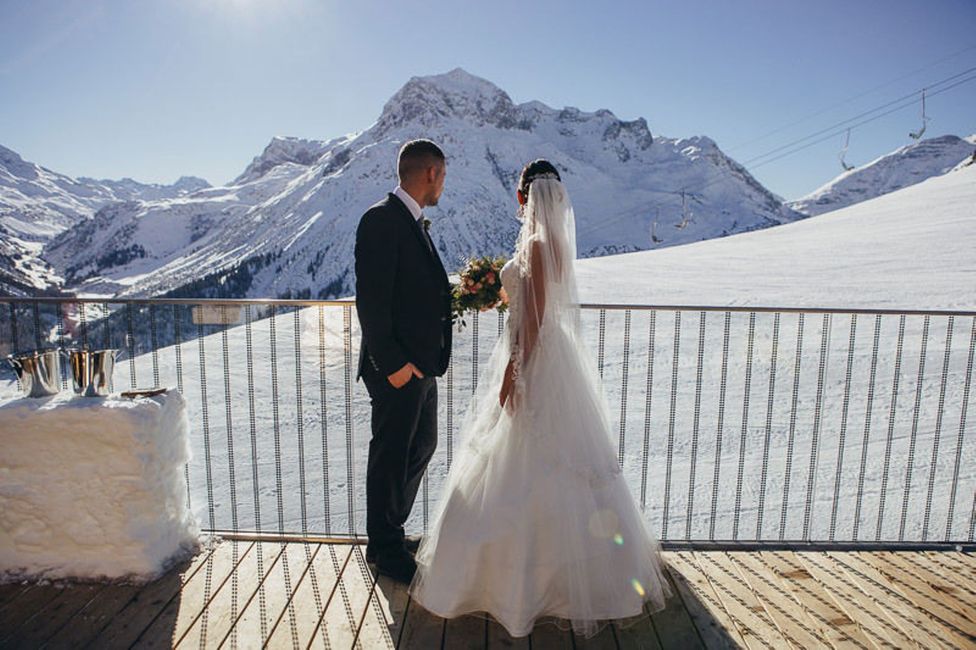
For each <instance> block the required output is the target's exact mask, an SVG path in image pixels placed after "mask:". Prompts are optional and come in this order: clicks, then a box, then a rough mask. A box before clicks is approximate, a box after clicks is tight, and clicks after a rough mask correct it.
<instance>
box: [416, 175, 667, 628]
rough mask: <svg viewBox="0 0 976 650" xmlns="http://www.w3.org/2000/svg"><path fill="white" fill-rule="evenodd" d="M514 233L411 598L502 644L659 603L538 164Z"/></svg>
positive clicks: (650, 554) (524, 187) (556, 195)
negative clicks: (501, 324) (474, 619)
mask: <svg viewBox="0 0 976 650" xmlns="http://www.w3.org/2000/svg"><path fill="white" fill-rule="evenodd" d="M517 197H518V201H519V205H520V208H519V213H520V217H521V219H522V229H521V231H520V233H519V238H518V242H517V244H516V250H515V255H514V257H513V259H512V260H510V261H509V262H508V263H506V264H505V266H504V267H503V268H502V271H501V280H502V285H503V287H504V290H505V293H507V295H508V300H509V308H510V312H509V318H508V322H507V326H506V329H505V331H504V332H503V334H502V336H501V337H500V338H499V340H498V342H497V344H496V346H495V348H494V350H493V351H492V354H491V359H490V361H489V362H488V366H487V369H486V371H485V377H484V379H483V380H482V381H481V382H480V388H479V392H478V393H477V394H476V396H475V398H474V399H473V401H472V404H471V406H470V407H469V409H468V412H467V414H466V415H465V419H464V423H463V425H462V428H461V436H462V440H463V441H464V442H463V447H462V449H461V451H460V453H459V456H458V459H457V461H456V462H455V464H454V465H453V467H452V468H451V471H450V473H449V474H448V477H447V481H446V484H445V488H444V494H443V497H442V500H441V502H440V505H439V506H438V510H437V514H436V515H435V519H434V523H433V526H432V527H431V529H430V533H429V534H428V535H427V536H426V537H425V538H424V540H423V541H422V543H421V545H420V548H419V550H418V551H417V557H416V559H417V574H416V576H415V577H414V579H413V582H412V583H411V586H410V593H411V595H412V596H413V598H414V600H415V601H416V602H417V603H419V604H420V605H422V606H423V607H424V608H426V609H428V610H429V611H431V612H433V613H435V614H437V615H439V616H442V617H445V618H451V617H455V616H459V615H462V614H468V613H475V612H485V613H487V614H490V615H491V616H493V617H494V618H495V620H497V621H498V622H499V623H501V624H502V625H503V626H504V627H505V629H506V630H508V632H509V634H511V635H512V636H516V637H517V636H525V635H527V634H529V632H531V631H532V628H533V626H534V625H535V623H536V622H537V621H539V620H541V619H549V618H554V619H568V620H569V621H571V624H572V626H573V628H574V630H576V631H577V632H579V633H582V634H586V635H591V634H593V633H595V632H596V631H597V630H598V629H599V626H600V623H601V621H606V620H608V619H621V618H627V617H631V616H636V615H639V614H641V613H642V612H643V611H644V605H645V603H646V604H647V609H648V610H650V611H656V610H658V609H661V608H663V607H664V604H665V603H664V600H665V598H667V597H669V596H670V595H671V589H670V588H669V586H668V582H667V580H666V579H665V578H664V576H663V574H662V568H661V560H660V558H659V554H658V544H657V541H656V540H655V539H654V538H653V537H652V535H651V534H650V533H649V532H648V530H647V529H646V527H645V524H644V521H643V519H642V518H641V514H640V512H639V510H638V508H637V506H636V504H635V503H634V499H633V497H632V496H631V494H630V492H629V490H628V487H627V484H626V482H625V480H624V478H623V475H622V473H621V470H620V466H619V465H618V463H617V457H616V453H615V450H614V447H613V443H612V442H611V438H610V420H609V416H608V410H609V409H608V407H607V405H606V403H605V401H604V398H603V396H602V393H601V392H600V391H601V389H600V386H599V376H598V374H597V372H596V369H595V368H594V367H593V364H592V362H591V360H590V359H589V357H588V356H587V354H586V352H585V350H584V349H583V345H582V338H581V336H580V325H579V304H578V302H579V301H578V297H577V292H576V280H575V273H574V270H573V261H574V260H575V259H576V235H575V222H574V217H573V208H572V206H571V205H570V202H569V197H568V195H567V194H566V189H565V187H563V184H562V182H561V181H560V178H559V173H558V171H557V170H556V168H555V167H554V166H553V165H552V164H551V163H549V162H548V161H546V160H537V161H535V162H532V163H529V164H528V165H526V167H525V169H523V170H522V176H521V179H520V181H519V187H518V192H517Z"/></svg>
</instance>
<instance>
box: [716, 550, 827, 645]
mask: <svg viewBox="0 0 976 650" xmlns="http://www.w3.org/2000/svg"><path fill="white" fill-rule="evenodd" d="M728 557H729V559H731V560H732V562H733V563H734V565H735V567H736V569H738V571H739V575H741V576H742V579H743V580H745V581H746V583H747V584H748V585H749V588H750V589H751V590H752V592H753V593H754V594H755V595H756V599H757V600H758V601H759V603H761V604H762V606H763V608H764V609H765V610H766V613H767V614H768V615H769V617H770V618H771V619H772V620H773V621H774V622H775V623H776V627H777V628H778V629H779V631H780V633H781V634H782V635H783V636H784V637H786V638H787V639H788V640H789V641H790V643H791V644H792V645H794V646H796V647H799V648H820V647H829V646H830V644H829V643H828V642H827V639H826V638H824V637H823V635H821V634H820V632H819V631H818V630H817V629H816V628H815V627H814V626H813V625H812V624H811V621H810V620H809V617H808V616H807V615H806V613H805V611H804V610H803V608H802V607H800V605H799V604H798V603H797V602H796V601H795V600H793V598H792V596H790V594H789V592H788V591H786V590H784V589H783V586H782V585H781V584H780V581H779V576H777V575H776V574H775V573H773V571H772V570H771V569H770V568H769V567H768V566H767V565H766V563H765V562H763V561H762V560H761V559H760V558H759V557H758V554H757V553H755V552H749V551H742V552H736V553H729V554H728ZM702 566H703V567H704V568H706V569H707V565H706V564H705V563H704V562H703V563H702Z"/></svg>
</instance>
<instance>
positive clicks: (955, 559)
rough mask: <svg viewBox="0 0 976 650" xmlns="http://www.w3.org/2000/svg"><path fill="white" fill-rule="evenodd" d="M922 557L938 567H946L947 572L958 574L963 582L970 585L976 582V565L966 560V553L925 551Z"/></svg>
mask: <svg viewBox="0 0 976 650" xmlns="http://www.w3.org/2000/svg"><path fill="white" fill-rule="evenodd" d="M922 555H924V556H925V557H927V558H928V559H929V560H931V561H932V562H934V563H935V564H936V565H938V566H940V567H945V570H946V571H950V572H952V573H955V574H957V575H958V576H959V578H960V579H961V580H965V581H966V582H967V583H969V584H972V583H973V581H974V580H976V563H972V564H970V563H969V562H968V561H967V560H966V553H957V552H955V551H925V552H923V553H922Z"/></svg>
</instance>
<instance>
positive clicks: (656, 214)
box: [651, 208, 664, 244]
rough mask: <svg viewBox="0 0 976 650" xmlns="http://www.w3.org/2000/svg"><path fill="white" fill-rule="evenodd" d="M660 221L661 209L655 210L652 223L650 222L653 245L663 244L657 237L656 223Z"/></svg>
mask: <svg viewBox="0 0 976 650" xmlns="http://www.w3.org/2000/svg"><path fill="white" fill-rule="evenodd" d="M660 219H661V208H655V210H654V221H652V222H651V241H652V242H654V243H655V244H661V243H663V242H664V240H663V239H661V238H660V237H658V236H657V222H658V221H659V220H660Z"/></svg>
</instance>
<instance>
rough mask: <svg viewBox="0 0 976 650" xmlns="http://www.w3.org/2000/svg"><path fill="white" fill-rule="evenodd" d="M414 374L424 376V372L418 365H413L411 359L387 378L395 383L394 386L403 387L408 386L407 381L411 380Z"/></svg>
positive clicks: (391, 382)
mask: <svg viewBox="0 0 976 650" xmlns="http://www.w3.org/2000/svg"><path fill="white" fill-rule="evenodd" d="M414 375H416V376H417V377H420V378H421V379H423V378H424V373H422V372H420V371H419V370H417V366H415V365H413V364H412V363H410V362H409V361H408V362H407V364H406V365H405V366H403V367H402V368H400V369H399V370H397V371H396V372H395V373H393V374H392V375H389V376H388V377H387V378H386V380H387V381H389V382H390V384H392V385H393V387H394V388H403V387H404V386H406V384H407V382H408V381H410V380H411V379H412V378H413V377H414Z"/></svg>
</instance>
